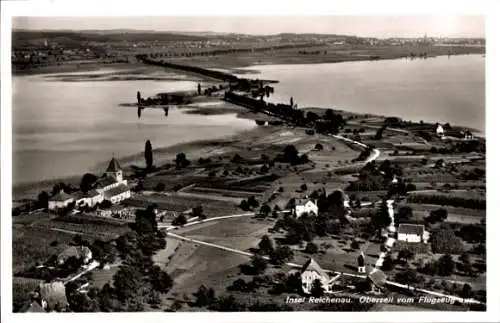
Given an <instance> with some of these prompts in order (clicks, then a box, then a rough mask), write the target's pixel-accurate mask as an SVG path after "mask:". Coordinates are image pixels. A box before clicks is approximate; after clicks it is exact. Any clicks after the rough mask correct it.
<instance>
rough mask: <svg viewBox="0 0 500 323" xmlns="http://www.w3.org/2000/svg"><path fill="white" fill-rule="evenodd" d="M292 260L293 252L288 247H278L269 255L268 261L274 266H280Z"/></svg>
mask: <svg viewBox="0 0 500 323" xmlns="http://www.w3.org/2000/svg"><path fill="white" fill-rule="evenodd" d="M292 258H293V251H292V249H290V247H288V246H280V247H278V248H276V250H274V251H273V252H271V253H270V255H269V260H270V262H271V263H273V264H275V265H282V264H284V263H285V262H286V261H290V260H291V259H292Z"/></svg>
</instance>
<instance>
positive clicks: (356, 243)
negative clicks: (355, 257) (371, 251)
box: [351, 240, 359, 250]
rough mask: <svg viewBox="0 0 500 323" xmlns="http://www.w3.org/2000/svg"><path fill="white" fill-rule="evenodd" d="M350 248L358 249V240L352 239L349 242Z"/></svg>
mask: <svg viewBox="0 0 500 323" xmlns="http://www.w3.org/2000/svg"><path fill="white" fill-rule="evenodd" d="M351 249H354V250H357V249H359V242H358V241H357V240H353V241H352V242H351Z"/></svg>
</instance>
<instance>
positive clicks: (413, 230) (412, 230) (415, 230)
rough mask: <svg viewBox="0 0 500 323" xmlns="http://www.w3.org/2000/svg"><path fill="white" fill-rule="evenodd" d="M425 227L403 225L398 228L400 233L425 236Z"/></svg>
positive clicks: (420, 225)
mask: <svg viewBox="0 0 500 323" xmlns="http://www.w3.org/2000/svg"><path fill="white" fill-rule="evenodd" d="M424 231H425V227H424V226H423V224H410V223H402V224H400V225H399V227H398V233H403V234H416V235H419V236H421V235H423V234H424Z"/></svg>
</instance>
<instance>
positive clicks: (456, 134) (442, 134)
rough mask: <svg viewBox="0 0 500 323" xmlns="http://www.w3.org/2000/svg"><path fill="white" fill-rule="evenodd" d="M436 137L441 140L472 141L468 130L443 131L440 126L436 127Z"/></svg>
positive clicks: (472, 137)
mask: <svg viewBox="0 0 500 323" xmlns="http://www.w3.org/2000/svg"><path fill="white" fill-rule="evenodd" d="M436 135H437V136H438V137H439V138H441V139H455V138H456V139H463V140H472V139H474V136H473V135H472V132H470V130H465V131H464V130H454V129H447V130H445V129H444V127H443V126H442V125H441V124H439V123H438V124H437V125H436Z"/></svg>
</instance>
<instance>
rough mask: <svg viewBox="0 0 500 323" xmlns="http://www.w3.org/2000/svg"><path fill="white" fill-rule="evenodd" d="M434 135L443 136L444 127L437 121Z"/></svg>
mask: <svg viewBox="0 0 500 323" xmlns="http://www.w3.org/2000/svg"><path fill="white" fill-rule="evenodd" d="M436 135H437V136H439V137H443V136H444V128H443V126H442V125H440V124H439V123H438V124H437V126H436Z"/></svg>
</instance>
